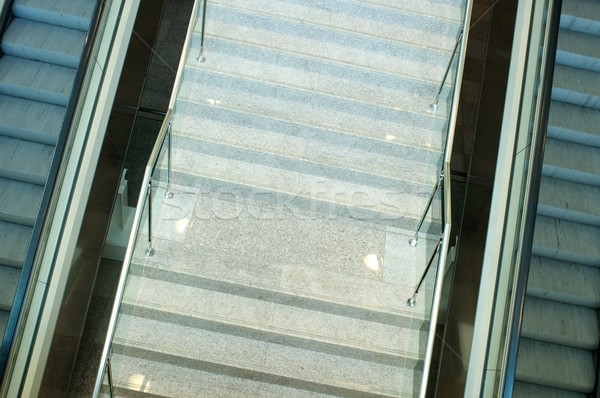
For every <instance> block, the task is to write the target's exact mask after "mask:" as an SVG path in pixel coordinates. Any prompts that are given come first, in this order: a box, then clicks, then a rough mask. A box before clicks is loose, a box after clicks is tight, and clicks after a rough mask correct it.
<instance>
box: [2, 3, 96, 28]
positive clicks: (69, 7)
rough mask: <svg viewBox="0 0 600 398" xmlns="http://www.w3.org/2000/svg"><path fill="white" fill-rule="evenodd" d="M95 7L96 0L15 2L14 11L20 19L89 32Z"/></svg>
mask: <svg viewBox="0 0 600 398" xmlns="http://www.w3.org/2000/svg"><path fill="white" fill-rule="evenodd" d="M95 5H96V2H95V0H15V1H14V3H13V6H12V10H13V13H14V14H15V16H17V17H19V18H24V19H29V20H32V21H37V22H43V23H47V24H51V25H57V26H62V27H65V28H72V29H79V30H88V29H89V26H90V20H91V17H92V14H93V12H94V7H95Z"/></svg>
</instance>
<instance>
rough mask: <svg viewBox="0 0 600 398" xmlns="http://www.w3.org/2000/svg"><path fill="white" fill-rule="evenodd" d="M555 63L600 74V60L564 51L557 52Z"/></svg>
mask: <svg viewBox="0 0 600 398" xmlns="http://www.w3.org/2000/svg"><path fill="white" fill-rule="evenodd" d="M556 63H557V64H559V65H566V66H571V67H573V68H579V69H585V70H590V71H594V72H600V59H598V58H592V57H586V56H584V55H581V54H574V53H569V52H566V51H557V52H556Z"/></svg>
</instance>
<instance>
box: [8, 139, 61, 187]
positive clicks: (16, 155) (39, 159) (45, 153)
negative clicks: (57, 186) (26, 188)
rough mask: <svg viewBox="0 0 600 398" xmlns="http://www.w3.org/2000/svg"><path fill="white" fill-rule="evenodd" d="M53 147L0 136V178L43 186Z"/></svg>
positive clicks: (48, 170) (52, 154) (52, 155)
mask: <svg viewBox="0 0 600 398" xmlns="http://www.w3.org/2000/svg"><path fill="white" fill-rule="evenodd" d="M53 157H54V147H53V146H50V145H44V144H37V143H34V142H30V141H23V140H19V139H14V138H8V137H2V136H0V178H5V179H11V180H15V181H21V182H26V183H29V184H35V185H40V186H44V185H45V184H46V179H47V178H48V173H49V172H50V165H51V164H52V159H53Z"/></svg>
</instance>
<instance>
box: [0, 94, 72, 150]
mask: <svg viewBox="0 0 600 398" xmlns="http://www.w3.org/2000/svg"><path fill="white" fill-rule="evenodd" d="M22 115H28V116H29V117H22ZM64 117H65V108H64V107H62V106H56V105H51V104H45V103H43V102H37V101H31V100H27V99H22V98H17V97H10V96H6V95H1V94H0V135H3V136H6V137H12V138H19V139H22V140H27V141H32V142H38V143H40V144H48V145H56V143H57V141H58V135H59V134H60V130H61V127H62V123H63V119H64Z"/></svg>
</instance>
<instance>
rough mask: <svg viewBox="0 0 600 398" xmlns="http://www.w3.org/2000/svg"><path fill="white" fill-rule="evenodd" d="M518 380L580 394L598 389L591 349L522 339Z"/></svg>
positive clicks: (517, 371) (517, 372)
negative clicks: (596, 387) (595, 386)
mask: <svg viewBox="0 0 600 398" xmlns="http://www.w3.org/2000/svg"><path fill="white" fill-rule="evenodd" d="M515 379H516V380H518V381H522V382H527V383H532V384H539V385H542V386H547V387H553V388H559V389H564V390H569V391H573V392H580V393H590V392H592V390H593V389H594V384H595V380H596V375H595V372H594V360H593V358H592V353H591V351H587V350H580V349H577V348H571V347H565V346H561V345H556V344H549V343H541V342H538V341H535V340H528V339H521V340H520V342H519V353H518V359H517V370H516V377H515Z"/></svg>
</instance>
